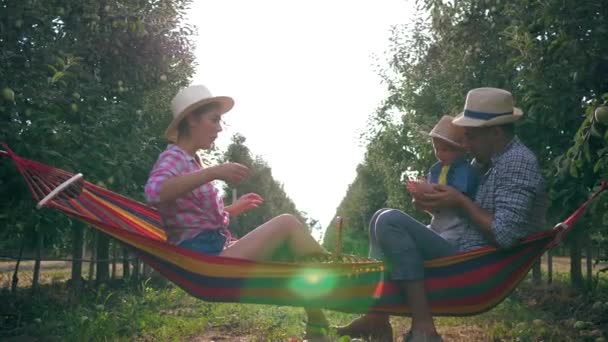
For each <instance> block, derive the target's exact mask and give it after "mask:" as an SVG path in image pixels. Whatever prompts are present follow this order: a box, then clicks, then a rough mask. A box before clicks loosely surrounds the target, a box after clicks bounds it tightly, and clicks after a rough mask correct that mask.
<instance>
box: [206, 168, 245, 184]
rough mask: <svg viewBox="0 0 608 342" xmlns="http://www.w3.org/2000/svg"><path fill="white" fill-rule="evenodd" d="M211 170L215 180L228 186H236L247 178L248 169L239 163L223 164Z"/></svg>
mask: <svg viewBox="0 0 608 342" xmlns="http://www.w3.org/2000/svg"><path fill="white" fill-rule="evenodd" d="M212 168H213V171H214V174H215V179H220V180H223V181H225V182H226V183H228V184H230V185H238V184H239V183H241V182H242V181H243V180H245V178H247V177H248V176H249V168H248V167H247V166H245V165H243V164H239V163H225V164H220V165H216V166H212Z"/></svg>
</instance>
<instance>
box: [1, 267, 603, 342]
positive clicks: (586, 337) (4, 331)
mask: <svg viewBox="0 0 608 342" xmlns="http://www.w3.org/2000/svg"><path fill="white" fill-rule="evenodd" d="M55 271H57V270H50V271H48V272H55ZM48 272H47V271H45V272H43V274H48ZM0 275H1V274H0ZM55 277H56V278H55V281H44V282H43V284H44V285H42V286H41V287H40V289H39V291H38V292H37V293H35V294H33V293H32V292H31V291H30V289H29V288H26V287H24V288H20V290H19V291H18V293H17V294H11V293H9V291H8V290H7V289H6V287H4V289H3V290H0V303H2V305H0V340H8V341H11V340H13V341H16V340H40V341H65V340H69V341H197V342H201V341H220V340H225V341H300V338H301V336H302V334H303V330H304V324H303V323H302V322H303V321H304V320H305V316H304V312H303V310H301V309H299V308H292V307H276V306H266V305H241V304H230V303H208V302H203V301H200V300H197V299H195V298H193V297H192V296H190V295H188V294H187V293H185V292H184V291H183V290H181V289H179V288H177V287H175V286H173V285H169V286H164V285H161V284H157V283H155V282H154V281H145V282H141V283H133V282H132V283H123V282H114V283H112V284H109V285H102V286H99V287H96V288H94V287H90V288H85V289H84V290H83V291H81V293H78V294H75V293H73V292H72V291H71V290H70V289H69V288H68V287H67V286H66V284H65V283H64V282H63V281H58V280H57V279H58V278H57V277H58V275H56V276H55ZM43 278H44V277H43ZM44 279H46V280H49V279H53V278H52V277H47V278H44ZM554 280H555V283H554V284H552V285H540V286H536V285H533V284H531V283H530V282H526V281H525V282H524V283H522V284H521V285H520V286H519V287H518V289H517V290H516V291H514V293H513V294H511V295H510V296H509V297H508V298H507V299H506V300H505V301H504V302H503V303H501V304H500V305H498V306H497V307H496V308H494V309H493V310H491V311H489V312H487V313H484V314H481V315H477V316H473V317H441V318H438V319H437V326H438V329H439V331H440V333H441V334H442V335H443V336H444V339H445V340H446V341H598V342H599V341H605V340H602V339H604V338H606V336H608V279H606V278H602V279H601V281H600V284H599V285H598V288H597V290H595V291H593V292H590V293H586V294H585V295H581V294H579V293H577V292H575V291H572V290H571V289H570V288H569V285H568V284H569V280H568V277H567V274H564V273H556V274H555V275H554ZM598 303H599V304H598ZM327 315H328V318H329V319H330V321H331V322H332V323H334V324H342V323H346V322H348V321H350V320H351V319H352V318H354V317H356V315H350V314H343V313H339V312H331V311H328V312H327ZM391 321H392V324H393V328H394V331H395V336H396V337H398V336H400V335H401V334H403V333H404V332H406V331H407V329H408V328H409V325H410V321H409V319H408V318H400V317H393V318H392V319H391ZM336 340H337V338H336ZM345 340H346V339H340V341H345Z"/></svg>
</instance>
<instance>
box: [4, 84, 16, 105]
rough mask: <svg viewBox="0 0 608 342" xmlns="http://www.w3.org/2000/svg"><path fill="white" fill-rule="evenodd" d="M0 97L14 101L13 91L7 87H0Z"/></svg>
mask: <svg viewBox="0 0 608 342" xmlns="http://www.w3.org/2000/svg"><path fill="white" fill-rule="evenodd" d="M2 97H3V98H4V99H5V100H6V101H8V102H15V92H14V91H13V89H11V88H9V87H6V88H4V89H2Z"/></svg>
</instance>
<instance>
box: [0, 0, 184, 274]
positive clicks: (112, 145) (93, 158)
mask: <svg viewBox="0 0 608 342" xmlns="http://www.w3.org/2000/svg"><path fill="white" fill-rule="evenodd" d="M189 3H190V1H189V0H160V1H139V0H127V1H104V2H99V1H92V0H85V1H75V0H67V1H59V0H50V1H42V0H26V1H17V0H2V1H0V8H1V9H2V10H0V28H1V29H0V41H1V42H2V53H1V54H0V88H2V90H3V98H2V100H0V117H1V118H2V121H3V124H2V125H1V126H0V141H5V142H7V143H8V144H9V145H10V146H11V147H12V149H13V150H15V152H17V153H18V154H21V155H23V156H25V157H28V158H31V159H35V160H39V161H41V162H43V163H47V164H51V165H53V166H57V167H60V168H65V169H68V170H73V171H82V172H83V173H84V174H85V176H86V177H87V179H88V180H90V181H93V182H96V183H98V184H99V185H102V186H107V187H110V188H114V189H120V192H121V193H124V194H126V195H129V196H132V197H136V198H142V185H143V184H144V183H145V179H146V177H147V175H148V171H149V168H150V166H151V165H152V164H153V162H154V160H155V158H156V156H157V155H158V153H159V152H160V149H161V148H162V145H163V144H164V142H163V138H162V132H163V130H164V128H165V127H166V125H167V124H168V120H169V118H170V117H169V116H168V114H167V113H168V112H169V103H170V98H171V96H172V95H173V94H174V93H175V92H176V91H177V89H178V88H180V87H182V86H184V85H186V84H187V83H188V79H189V77H190V76H191V75H192V71H193V60H194V56H193V53H192V42H191V37H192V34H193V30H192V28H191V27H189V26H187V25H184V24H183V20H182V19H183V16H184V12H185V9H186V7H187V5H188V4H189ZM8 167H9V165H7V164H6V163H3V164H1V165H0V168H2V170H1V171H0V173H1V174H2V175H3V176H8V178H4V177H3V181H2V184H0V191H2V192H3V193H6V191H11V193H13V194H14V196H13V197H12V198H10V199H7V198H2V199H1V200H0V212H2V213H3V216H2V219H6V218H8V217H10V218H15V219H11V222H6V223H10V224H9V225H8V227H9V229H8V230H7V231H6V233H7V235H9V236H16V234H15V233H17V232H18V231H20V229H21V228H19V227H23V226H32V225H35V224H36V223H37V222H38V221H39V220H40V218H39V217H38V216H37V215H31V212H32V203H31V199H29V195H28V194H27V191H26V189H25V187H23V182H22V180H20V179H19V180H16V179H17V178H20V177H18V175H17V174H16V173H15V172H14V171H10V170H8V171H7V170H6V168H8ZM10 167H12V165H10ZM26 198H27V200H26ZM27 201H29V202H27ZM15 202H19V203H27V205H24V206H15V205H14V203H15ZM44 215H48V214H47V213H44ZM53 218H54V220H55V221H54V222H53V224H51V225H48V224H46V225H44V227H43V229H47V230H51V231H52V230H56V231H53V232H52V234H46V235H45V237H46V238H48V239H50V240H52V241H50V242H53V243H51V244H53V245H54V242H64V243H69V241H70V239H63V238H62V237H63V236H69V235H68V234H67V232H68V230H67V229H68V228H69V224H68V223H67V222H68V221H67V218H65V217H62V216H53ZM75 239H76V240H78V239H79V237H78V236H75ZM2 244H3V247H4V248H13V247H14V246H16V245H17V244H18V242H17V241H15V239H7V240H4V241H3V242H2ZM51 244H50V243H46V242H45V245H51ZM100 244H102V246H106V247H103V248H101V249H100V252H101V253H104V252H105V250H106V249H107V245H108V243H107V237H101V238H100ZM63 249H64V250H65V249H67V248H66V246H63ZM102 272H103V271H102Z"/></svg>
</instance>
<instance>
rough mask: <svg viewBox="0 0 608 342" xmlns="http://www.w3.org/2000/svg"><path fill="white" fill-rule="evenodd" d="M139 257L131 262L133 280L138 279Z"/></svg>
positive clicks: (136, 280)
mask: <svg viewBox="0 0 608 342" xmlns="http://www.w3.org/2000/svg"><path fill="white" fill-rule="evenodd" d="M139 268H140V267H139V258H135V261H134V263H133V279H134V280H135V282H138V281H139Z"/></svg>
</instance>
